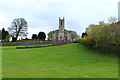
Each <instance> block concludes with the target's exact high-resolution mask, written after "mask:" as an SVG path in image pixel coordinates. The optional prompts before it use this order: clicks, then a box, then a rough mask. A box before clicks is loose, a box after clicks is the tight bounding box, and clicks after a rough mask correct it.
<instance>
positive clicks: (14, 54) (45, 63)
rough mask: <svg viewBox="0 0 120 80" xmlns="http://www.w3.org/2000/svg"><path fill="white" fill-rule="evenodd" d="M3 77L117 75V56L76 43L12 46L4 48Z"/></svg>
mask: <svg viewBox="0 0 120 80" xmlns="http://www.w3.org/2000/svg"><path fill="white" fill-rule="evenodd" d="M2 55H3V78H118V58H117V57H115V56H110V55H107V54H103V53H100V52H97V51H94V50H90V49H88V48H86V47H85V46H83V45H81V44H79V43H72V44H66V45H61V46H53V47H45V48H34V49H15V46H13V47H3V54H2Z"/></svg>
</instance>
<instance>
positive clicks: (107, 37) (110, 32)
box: [77, 17, 120, 55]
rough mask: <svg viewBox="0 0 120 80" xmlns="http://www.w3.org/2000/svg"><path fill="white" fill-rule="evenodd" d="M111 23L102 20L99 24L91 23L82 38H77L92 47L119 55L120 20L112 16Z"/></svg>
mask: <svg viewBox="0 0 120 80" xmlns="http://www.w3.org/2000/svg"><path fill="white" fill-rule="evenodd" d="M108 20H109V23H104V21H100V22H99V25H94V24H91V25H89V27H88V28H86V31H85V33H83V34H82V38H80V39H79V40H77V41H78V42H81V43H82V44H84V45H87V46H89V47H90V48H95V49H98V50H99V51H103V52H107V53H111V54H114V55H119V53H120V49H119V48H120V22H117V19H116V18H115V17H110V18H109V19H108Z"/></svg>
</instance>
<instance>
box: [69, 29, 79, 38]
mask: <svg viewBox="0 0 120 80" xmlns="http://www.w3.org/2000/svg"><path fill="white" fill-rule="evenodd" d="M69 32H70V33H71V39H72V40H74V39H78V38H79V35H77V32H76V31H72V30H70V31H69Z"/></svg>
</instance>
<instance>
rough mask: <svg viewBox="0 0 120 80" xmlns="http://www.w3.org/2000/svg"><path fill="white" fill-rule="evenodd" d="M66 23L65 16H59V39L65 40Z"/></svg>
mask: <svg viewBox="0 0 120 80" xmlns="http://www.w3.org/2000/svg"><path fill="white" fill-rule="evenodd" d="M64 23H65V20H64V17H63V19H61V18H60V17H59V40H61V41H62V40H64Z"/></svg>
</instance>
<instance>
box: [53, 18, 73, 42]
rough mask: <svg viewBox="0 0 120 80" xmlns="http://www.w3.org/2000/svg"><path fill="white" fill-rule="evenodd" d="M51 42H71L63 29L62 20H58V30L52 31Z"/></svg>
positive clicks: (63, 23) (69, 36)
mask: <svg viewBox="0 0 120 80" xmlns="http://www.w3.org/2000/svg"><path fill="white" fill-rule="evenodd" d="M52 41H71V33H70V31H68V30H66V29H65V19H64V18H62V19H61V18H59V29H58V30H55V31H53V33H52Z"/></svg>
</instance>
